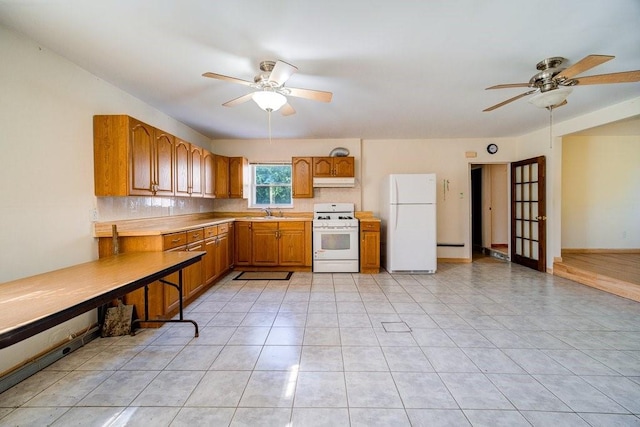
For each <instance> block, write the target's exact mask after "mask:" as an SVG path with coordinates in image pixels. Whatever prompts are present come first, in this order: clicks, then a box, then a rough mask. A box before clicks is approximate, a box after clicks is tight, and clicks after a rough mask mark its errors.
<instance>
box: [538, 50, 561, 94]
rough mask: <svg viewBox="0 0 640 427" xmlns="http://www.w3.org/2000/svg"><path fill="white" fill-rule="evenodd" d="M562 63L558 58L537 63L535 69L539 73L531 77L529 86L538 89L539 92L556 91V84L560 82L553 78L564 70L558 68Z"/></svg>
mask: <svg viewBox="0 0 640 427" xmlns="http://www.w3.org/2000/svg"><path fill="white" fill-rule="evenodd" d="M564 61H565V59H564V58H562V57H560V56H553V57H551V58H547V59H543V60H542V61H540V62H538V64H537V65H536V68H537V69H538V70H540V72H539V73H538V74H536V75H534V76H533V77H531V80H529V86H531V87H535V88H538V89H540V92H547V91H550V90H554V89H557V88H558V84H560V83H562V82H561V81H558V80H557V79H555V77H556V76H557V75H558V74H560V73H561V72H562V71H564V70H565V68H564V67H562V68H561V67H560V65H562V63H563V62H564Z"/></svg>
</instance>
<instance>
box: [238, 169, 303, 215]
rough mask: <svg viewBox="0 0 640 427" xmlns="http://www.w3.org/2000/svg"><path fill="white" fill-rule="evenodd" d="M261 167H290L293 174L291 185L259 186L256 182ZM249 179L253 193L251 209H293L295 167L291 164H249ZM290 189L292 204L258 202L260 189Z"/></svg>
mask: <svg viewBox="0 0 640 427" xmlns="http://www.w3.org/2000/svg"><path fill="white" fill-rule="evenodd" d="M260 166H288V167H289V170H290V172H291V182H289V183H274V184H272V185H258V184H257V182H256V170H257V168H258V167H260ZM249 170H250V173H249V179H250V188H251V192H250V195H249V207H250V208H258V209H264V208H293V165H292V164H291V162H255V163H250V164H249ZM283 186H284V187H289V188H290V191H289V194H290V202H289V203H269V204H261V203H257V202H256V190H257V189H258V187H283Z"/></svg>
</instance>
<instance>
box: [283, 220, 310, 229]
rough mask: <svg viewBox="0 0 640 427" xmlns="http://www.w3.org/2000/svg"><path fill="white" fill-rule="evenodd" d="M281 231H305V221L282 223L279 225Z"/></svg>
mask: <svg viewBox="0 0 640 427" xmlns="http://www.w3.org/2000/svg"><path fill="white" fill-rule="evenodd" d="M278 226H279V227H280V230H302V231H304V221H281V222H279V223H278Z"/></svg>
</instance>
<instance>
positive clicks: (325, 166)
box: [313, 157, 355, 178]
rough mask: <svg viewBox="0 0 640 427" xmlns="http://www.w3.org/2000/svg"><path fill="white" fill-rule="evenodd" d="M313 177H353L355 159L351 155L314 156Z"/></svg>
mask: <svg viewBox="0 0 640 427" xmlns="http://www.w3.org/2000/svg"><path fill="white" fill-rule="evenodd" d="M313 177H314V178H318V177H320V178H327V177H342V178H353V177H355V159H354V158H353V157H314V158H313Z"/></svg>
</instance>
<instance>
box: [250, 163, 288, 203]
mask: <svg viewBox="0 0 640 427" xmlns="http://www.w3.org/2000/svg"><path fill="white" fill-rule="evenodd" d="M249 205H250V206H251V207H293V201H292V199H291V164H264V163H258V164H254V165H251V199H250V204H249Z"/></svg>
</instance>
